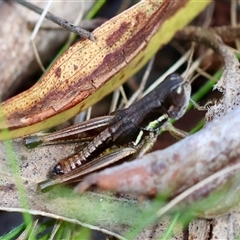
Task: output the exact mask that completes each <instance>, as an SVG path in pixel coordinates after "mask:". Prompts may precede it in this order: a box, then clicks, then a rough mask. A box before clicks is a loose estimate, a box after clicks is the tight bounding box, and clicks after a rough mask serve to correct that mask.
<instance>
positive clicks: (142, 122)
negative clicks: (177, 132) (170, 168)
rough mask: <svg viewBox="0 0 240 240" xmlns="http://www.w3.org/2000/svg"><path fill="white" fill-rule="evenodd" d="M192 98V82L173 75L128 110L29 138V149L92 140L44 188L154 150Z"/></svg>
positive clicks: (58, 168) (59, 167) (61, 164)
mask: <svg viewBox="0 0 240 240" xmlns="http://www.w3.org/2000/svg"><path fill="white" fill-rule="evenodd" d="M190 95H191V85H190V83H189V82H187V81H184V79H183V78H182V77H181V76H180V75H178V74H176V73H173V74H170V75H168V76H167V77H166V78H165V79H164V81H162V82H161V83H160V84H159V85H158V86H157V87H156V88H155V89H154V90H153V91H151V92H150V93H148V94H147V95H146V96H144V97H143V98H141V99H140V100H139V101H137V102H135V103H133V104H132V105H131V106H129V107H128V108H126V109H122V110H119V111H116V112H114V113H112V114H111V115H109V116H105V117H98V118H95V119H91V120H88V121H85V122H83V123H80V124H77V125H74V126H71V127H69V128H66V129H63V130H61V131H58V132H55V133H51V134H48V135H45V136H44V135H43V136H39V137H37V136H33V137H29V138H27V139H25V145H26V146H27V147H31V146H33V145H39V144H44V145H46V144H54V143H60V142H64V141H68V140H69V139H72V140H76V139H79V138H82V139H83V141H86V140H88V141H89V142H88V143H87V144H86V146H84V147H83V148H82V149H81V150H80V151H79V152H78V153H75V154H73V155H71V156H69V157H67V158H64V159H62V160H60V161H59V162H58V163H57V164H56V165H55V167H54V168H53V171H52V177H53V178H52V179H49V180H46V181H44V182H41V183H39V187H40V189H41V190H42V191H43V190H46V189H47V188H49V187H51V186H54V185H57V184H60V183H69V182H75V181H79V180H80V179H81V178H82V177H83V176H84V175H86V174H89V173H90V172H93V171H96V170H99V169H101V168H103V167H106V166H108V165H110V164H113V163H116V162H117V161H119V160H122V159H125V158H126V159H127V160H128V159H130V158H133V157H141V156H142V155H143V154H145V153H146V152H148V151H149V150H150V148H151V147H152V145H153V144H154V142H155V141H156V138H157V135H158V133H159V130H160V129H161V127H163V126H164V125H165V124H166V123H167V122H168V120H169V118H172V119H175V120H177V119H179V118H180V117H182V115H183V114H184V113H185V110H186V108H187V106H188V102H189V99H190ZM66 139H67V140H66Z"/></svg>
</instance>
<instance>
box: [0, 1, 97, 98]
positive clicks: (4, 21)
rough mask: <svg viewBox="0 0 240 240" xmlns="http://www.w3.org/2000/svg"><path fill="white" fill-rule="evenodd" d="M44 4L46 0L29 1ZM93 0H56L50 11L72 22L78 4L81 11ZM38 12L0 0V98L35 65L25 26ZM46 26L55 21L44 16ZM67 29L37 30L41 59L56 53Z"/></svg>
mask: <svg viewBox="0 0 240 240" xmlns="http://www.w3.org/2000/svg"><path fill="white" fill-rule="evenodd" d="M29 2H32V3H33V4H36V5H37V6H39V7H42V8H44V6H45V5H46V1H31V0H30V1H29ZM94 2H95V0H91V1H85V2H84V4H80V3H79V2H76V1H75V2H73V1H72V2H71V3H69V2H66V1H59V2H57V3H56V2H55V3H53V4H52V5H51V7H50V11H51V12H52V13H54V14H56V15H58V16H60V17H62V18H65V19H67V20H68V21H71V22H74V21H75V19H76V18H77V16H78V15H79V13H80V12H81V7H82V6H83V5H84V13H86V12H88V11H89V9H90V8H91V6H92V5H93V4H94ZM39 17H40V16H39V15H38V14H36V13H34V12H32V11H30V10H29V9H26V8H24V7H23V6H20V5H19V4H17V3H15V2H10V1H0V24H1V28H0V36H1V38H0V60H1V64H0V71H1V76H0V89H1V99H2V100H3V99H6V98H7V97H9V96H10V95H11V94H12V93H13V91H14V90H16V88H17V87H18V86H19V84H20V83H21V81H22V80H23V79H26V78H28V77H30V76H32V74H33V73H34V72H35V71H36V70H38V69H39V66H38V64H37V62H36V60H35V56H34V53H33V48H32V44H31V42H30V36H31V34H32V30H30V29H28V26H27V24H28V22H30V23H35V24H36V22H37V21H38V19H39ZM44 23H46V24H48V26H49V25H50V26H52V27H56V26H57V25H56V24H53V23H51V22H49V21H48V20H44ZM68 35H69V32H67V31H46V30H40V31H39V33H38V34H37V37H36V39H35V44H36V46H37V49H38V52H39V54H40V57H41V60H42V61H43V62H46V61H49V60H51V58H52V55H53V54H56V51H58V48H59V47H60V46H61V44H63V43H64V41H66V39H67V36H68Z"/></svg>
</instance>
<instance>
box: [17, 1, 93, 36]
mask: <svg viewBox="0 0 240 240" xmlns="http://www.w3.org/2000/svg"><path fill="white" fill-rule="evenodd" d="M13 1H15V2H17V3H19V4H21V5H22V6H24V7H26V8H28V9H30V10H32V11H34V12H36V13H38V14H42V13H43V11H44V10H43V9H41V8H39V7H38V6H36V5H34V4H32V3H29V2H27V1H25V0H21V1H20V0H13ZM45 18H46V19H48V20H50V21H52V22H54V23H56V24H58V25H60V26H61V27H63V28H65V29H67V30H69V31H71V32H74V33H76V34H77V35H79V36H80V37H83V38H87V39H89V40H91V41H96V39H95V38H94V35H93V34H92V33H90V32H89V31H87V30H85V29H83V28H81V27H79V26H75V25H74V24H72V23H70V22H68V21H67V20H65V19H63V18H60V17H58V16H56V15H54V14H52V13H50V12H47V13H46V16H45Z"/></svg>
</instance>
